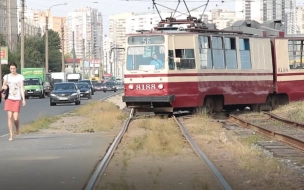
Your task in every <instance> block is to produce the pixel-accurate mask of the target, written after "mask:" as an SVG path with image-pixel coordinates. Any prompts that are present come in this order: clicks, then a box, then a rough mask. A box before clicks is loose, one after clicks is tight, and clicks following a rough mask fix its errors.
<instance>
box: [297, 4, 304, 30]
mask: <svg viewBox="0 0 304 190" xmlns="http://www.w3.org/2000/svg"><path fill="white" fill-rule="evenodd" d="M296 21H297V28H296V31H297V34H304V7H303V6H297V8H296Z"/></svg>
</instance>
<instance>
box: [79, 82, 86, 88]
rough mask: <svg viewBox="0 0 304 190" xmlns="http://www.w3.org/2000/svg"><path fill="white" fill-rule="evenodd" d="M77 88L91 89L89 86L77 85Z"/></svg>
mask: <svg viewBox="0 0 304 190" xmlns="http://www.w3.org/2000/svg"><path fill="white" fill-rule="evenodd" d="M77 87H78V88H89V85H88V84H83V83H82V84H77Z"/></svg>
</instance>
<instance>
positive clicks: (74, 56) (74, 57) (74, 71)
mask: <svg viewBox="0 0 304 190" xmlns="http://www.w3.org/2000/svg"><path fill="white" fill-rule="evenodd" d="M74 35H75V32H74V31H73V73H76V70H75V67H76V65H75V59H76V55H75V39H74V38H75V37H74Z"/></svg>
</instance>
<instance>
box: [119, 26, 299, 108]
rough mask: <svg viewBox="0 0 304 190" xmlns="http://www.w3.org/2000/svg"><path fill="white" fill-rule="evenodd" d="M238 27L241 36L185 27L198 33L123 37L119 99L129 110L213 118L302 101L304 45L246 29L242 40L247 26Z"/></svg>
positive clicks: (172, 30) (171, 31)
mask: <svg viewBox="0 0 304 190" xmlns="http://www.w3.org/2000/svg"><path fill="white" fill-rule="evenodd" d="M168 22H169V21H168ZM186 22H188V23H189V20H186V21H175V24H181V23H186ZM243 22H244V24H245V26H246V27H239V28H238V29H239V30H243V31H244V30H246V34H245V33H244V32H240V31H239V32H238V31H233V28H232V27H231V28H230V29H231V31H220V30H208V29H206V28H202V27H201V28H199V27H197V26H199V25H196V24H195V23H194V21H191V24H192V26H196V27H191V26H189V27H188V28H187V29H186V30H183V31H179V30H177V28H161V27H158V28H156V30H155V31H150V32H140V33H139V34H132V35H128V36H127V48H126V64H125V69H124V85H125V94H124V96H123V101H124V102H126V105H127V107H130V108H136V109H137V110H138V111H152V112H173V111H178V110H196V111H202V110H207V111H208V112H212V111H214V112H216V111H222V110H223V109H224V110H230V109H244V108H245V107H247V106H249V107H250V108H251V109H253V110H261V109H263V108H266V109H268V108H272V109H274V108H276V107H277V106H279V105H282V104H286V103H288V102H291V101H298V100H303V99H304V55H303V52H304V50H303V41H304V38H292V37H290V38H288V37H284V36H283V35H282V32H280V31H278V30H275V29H270V28H268V29H267V30H265V31H264V30H262V29H254V28H252V32H251V34H248V33H250V27H248V23H246V22H250V21H243ZM253 23H254V22H253ZM162 24H163V23H162ZM170 24H172V21H170ZM200 26H202V24H200ZM257 31H258V32H260V33H261V34H262V35H263V36H261V35H252V34H256V33H258V32H257ZM271 33H276V36H275V37H271V36H269V34H271Z"/></svg>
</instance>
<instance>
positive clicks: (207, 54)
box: [199, 36, 213, 69]
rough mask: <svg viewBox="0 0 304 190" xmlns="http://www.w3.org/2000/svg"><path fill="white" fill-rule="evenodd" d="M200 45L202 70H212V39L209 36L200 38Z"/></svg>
mask: <svg viewBox="0 0 304 190" xmlns="http://www.w3.org/2000/svg"><path fill="white" fill-rule="evenodd" d="M199 45H200V48H199V50H200V68H201V69H212V68H213V65H212V56H211V49H210V37H209V36H199Z"/></svg>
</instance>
